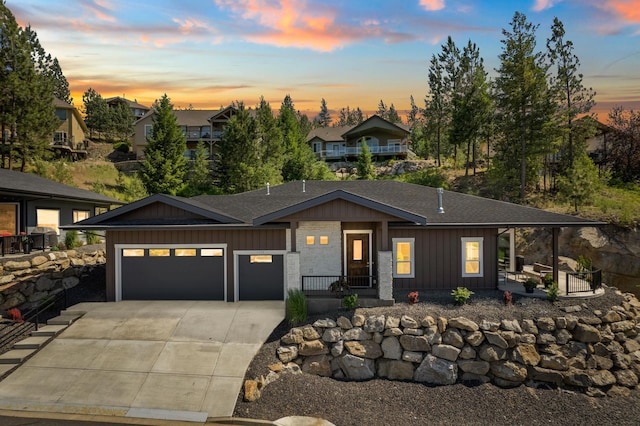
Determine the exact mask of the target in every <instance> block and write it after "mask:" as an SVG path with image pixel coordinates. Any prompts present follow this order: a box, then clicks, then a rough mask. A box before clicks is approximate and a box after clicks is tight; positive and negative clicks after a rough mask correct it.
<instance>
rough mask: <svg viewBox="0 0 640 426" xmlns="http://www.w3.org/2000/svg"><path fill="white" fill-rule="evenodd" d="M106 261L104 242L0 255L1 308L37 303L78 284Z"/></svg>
mask: <svg viewBox="0 0 640 426" xmlns="http://www.w3.org/2000/svg"><path fill="white" fill-rule="evenodd" d="M105 262H106V259H105V251H104V245H92V246H83V247H79V248H78V249H76V250H66V251H51V252H40V253H33V254H30V255H25V256H21V257H16V258H11V259H1V258H0V309H3V310H6V309H10V308H13V307H16V306H21V305H24V304H29V303H37V302H38V301H40V300H42V299H45V298H47V297H48V296H50V295H53V294H56V293H58V292H60V291H62V290H63V289H69V288H72V287H75V286H76V285H78V283H79V282H80V277H81V276H82V275H83V274H85V273H86V272H87V269H89V268H92V267H93V266H95V265H100V264H103V263H105Z"/></svg>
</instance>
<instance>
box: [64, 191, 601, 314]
mask: <svg viewBox="0 0 640 426" xmlns="http://www.w3.org/2000/svg"><path fill="white" fill-rule="evenodd" d="M597 225H599V223H597V222H592V221H589V220H585V219H581V218H578V217H574V216H569V215H563V214H557V213H551V212H547V211H544V210H539V209H535V208H530V207H525V206H520V205H516V204H510V203H505V202H501V201H496V200H490V199H486V198H481V197H476V196H471V195H466V194H461V193H456V192H449V191H442V190H441V189H436V188H430V187H426V186H420V185H413V184H408V183H402V182H398V181H308V182H305V181H296V182H289V183H286V184H283V185H279V186H274V187H269V186H268V185H267V186H266V187H265V188H262V189H258V190H254V191H249V192H245V193H241V194H235V195H207V196H198V197H194V198H181V197H175V196H168V195H161V194H156V195H152V196H150V197H147V198H144V199H142V200H139V201H136V202H133V203H131V204H128V205H126V206H123V207H121V208H119V209H117V210H113V211H110V212H107V213H104V214H102V215H100V216H96V217H93V218H89V219H86V220H84V221H82V222H80V223H76V224H74V225H73V226H71V227H68V228H73V229H82V230H89V229H100V230H106V250H107V259H108V260H107V298H108V300H123V299H187V300H192V299H194V300H195V299H197V300H202V299H203V300H226V301H230V302H231V301H238V300H267V299H275V300H282V299H284V298H285V297H286V294H287V291H288V290H289V289H302V290H303V291H305V292H306V293H308V294H314V292H323V291H324V292H326V291H327V289H328V288H329V286H330V284H331V283H333V282H336V281H340V280H346V281H347V282H348V283H349V284H350V285H351V287H352V288H358V289H359V290H358V291H363V292H365V293H366V292H367V291H368V292H369V293H366V294H367V295H369V296H371V295H373V296H376V297H378V298H380V299H384V300H386V299H392V289H393V288H396V289H411V290H414V289H418V290H432V289H451V288H455V287H457V286H465V287H467V288H469V289H492V288H495V287H497V283H498V278H499V277H498V252H499V239H501V238H503V237H504V235H508V234H509V232H508V230H510V229H513V228H516V227H550V228H553V229H554V232H553V235H554V247H556V249H555V250H554V258H555V259H556V260H555V262H554V263H555V265H554V266H555V268H554V269H555V270H554V273H555V274H557V270H558V268H557V251H558V250H557V244H558V238H557V237H558V232H559V230H560V228H561V227H571V226H597ZM510 244H511V250H510V254H509V256H511V257H513V241H511V243H510ZM500 250H502V251H503V252H504V247H502V248H500ZM512 264H513V261H512ZM556 280H557V275H556Z"/></svg>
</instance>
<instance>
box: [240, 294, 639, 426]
mask: <svg viewBox="0 0 640 426" xmlns="http://www.w3.org/2000/svg"><path fill="white" fill-rule="evenodd" d="M395 296H396V300H406V294H398V295H395ZM420 298H421V302H420V303H417V304H414V305H409V304H407V303H396V304H395V305H394V306H391V307H384V308H370V309H357V310H356V312H358V313H376V314H385V315H387V314H392V315H396V316H401V315H403V314H407V315H409V316H412V317H414V318H422V317H424V316H425V315H431V316H433V317H434V318H436V317H438V316H443V317H447V318H453V317H457V316H464V317H466V318H468V319H471V320H474V321H476V322H479V321H482V320H483V319H487V320H493V321H496V320H498V321H499V320H500V319H503V318H507V319H523V318H538V317H542V316H562V315H567V314H566V312H564V311H563V310H562V309H561V308H562V307H566V306H575V305H580V307H581V310H580V311H579V312H575V313H572V315H576V316H590V315H593V311H595V310H601V311H605V312H606V311H607V310H608V309H609V308H611V307H612V306H614V305H619V304H620V302H621V300H622V296H620V295H618V294H616V292H615V291H614V289H607V291H606V293H605V295H604V296H602V297H598V298H592V299H583V300H570V301H559V302H555V303H550V302H548V301H546V300H540V299H531V298H525V297H517V296H514V298H513V305H512V306H510V307H507V306H505V305H504V303H503V302H502V292H498V291H486V292H477V293H476V295H474V296H473V297H472V298H471V299H470V302H469V303H468V304H467V305H464V306H454V305H453V304H451V296H450V295H449V294H448V293H425V294H422V293H421V295H420ZM352 314H353V312H349V311H335V312H330V313H327V314H325V315H321V316H317V317H313V318H309V323H312V322H313V321H315V320H316V319H318V318H325V317H332V318H334V319H335V318H337V316H339V315H345V316H348V317H350V316H351V315H352ZM289 329H290V326H289V325H288V324H286V323H285V322H283V323H281V324H280V325H279V326H278V327H277V328H276V329H275V330H274V332H273V333H272V335H271V336H270V337H269V339H268V340H267V342H266V343H265V344H264V345H263V347H262V348H261V349H260V351H259V352H258V354H257V355H256V357H255V358H254V360H253V361H252V363H251V365H250V366H249V369H248V371H247V374H246V378H247V379H254V378H257V377H260V376H261V375H266V374H267V373H268V371H269V370H268V365H269V364H272V363H274V362H277V361H278V360H277V358H276V355H275V353H276V348H277V347H278V345H279V339H280V337H281V336H282V335H283V334H285V333H286V332H287V331H288V330H289ZM294 415H297V416H312V417H320V418H323V419H326V420H329V421H330V422H332V423H334V424H335V425H392V424H396V425H426V424H429V425H452V424H455V425H478V424H487V425H494V424H498V425H503V424H504V425H541V424H556V425H599V426H601V425H609V424H616V425H638V424H640V391H633V392H632V394H631V396H630V397H616V398H609V397H607V398H592V397H588V396H586V395H584V394H582V393H576V392H572V391H567V390H559V389H551V388H544V387H541V388H537V389H534V388H530V387H526V386H520V387H518V388H515V389H502V388H499V387H496V386H494V385H492V384H483V385H467V384H456V385H453V386H437V387H434V386H429V385H425V384H419V383H410V382H394V381H388V380H370V381H365V382H346V381H339V380H335V379H331V378H326V377H319V376H313V375H308V374H298V375H296V374H291V373H286V374H282V375H281V376H280V378H279V379H277V380H276V381H275V382H273V383H270V384H269V385H267V386H266V387H265V388H264V389H263V390H262V397H261V398H260V399H259V400H258V401H256V402H245V401H243V399H242V393H241V394H240V395H238V401H237V404H236V408H235V412H234V416H236V417H244V418H254V419H264V420H276V419H278V418H281V417H285V416H294Z"/></svg>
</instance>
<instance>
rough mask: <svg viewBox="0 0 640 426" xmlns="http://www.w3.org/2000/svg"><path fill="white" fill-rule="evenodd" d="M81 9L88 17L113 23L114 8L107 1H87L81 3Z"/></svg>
mask: <svg viewBox="0 0 640 426" xmlns="http://www.w3.org/2000/svg"><path fill="white" fill-rule="evenodd" d="M81 7H82V8H83V9H84V10H85V11H87V12H88V13H89V14H90V15H93V16H94V17H96V18H98V19H99V20H100V21H107V22H115V21H116V18H115V16H113V14H112V13H113V11H114V10H115V7H114V6H113V5H112V4H111V2H109V1H107V0H89V1H83V2H82V4H81Z"/></svg>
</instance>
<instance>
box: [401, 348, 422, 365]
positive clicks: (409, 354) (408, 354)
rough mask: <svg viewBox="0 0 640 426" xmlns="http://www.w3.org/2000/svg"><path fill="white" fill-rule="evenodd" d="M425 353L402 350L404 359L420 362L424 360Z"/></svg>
mask: <svg viewBox="0 0 640 426" xmlns="http://www.w3.org/2000/svg"><path fill="white" fill-rule="evenodd" d="M423 355H424V354H423V353H422V352H413V351H404V352H402V360H403V361H408V362H415V363H416V364H419V363H421V362H422V360H423Z"/></svg>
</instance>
